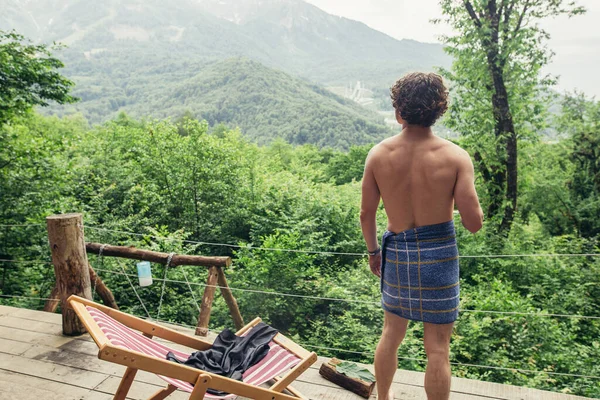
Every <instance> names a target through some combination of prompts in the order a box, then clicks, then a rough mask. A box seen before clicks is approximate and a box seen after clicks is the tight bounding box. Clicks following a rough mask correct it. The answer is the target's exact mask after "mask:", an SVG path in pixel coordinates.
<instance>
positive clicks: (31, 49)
mask: <svg viewBox="0 0 600 400" xmlns="http://www.w3.org/2000/svg"><path fill="white" fill-rule="evenodd" d="M50 50H56V47H53V48H50V49H49V48H48V47H47V46H45V45H32V44H29V42H28V41H26V40H25V38H24V37H23V36H21V35H19V34H17V33H14V32H4V31H2V30H0V84H1V86H0V126H2V125H3V124H5V123H7V122H8V121H10V120H11V119H13V118H15V117H19V116H23V115H24V114H25V113H26V112H27V111H29V110H30V109H31V108H32V107H33V106H36V105H40V106H47V105H48V104H49V103H48V102H49V101H55V102H57V103H60V104H64V103H73V102H75V101H76V98H74V97H72V96H71V95H69V91H70V90H71V87H72V86H73V82H71V81H70V80H68V79H66V78H65V77H63V76H62V75H60V74H59V73H58V72H56V70H57V69H59V68H62V67H63V66H64V65H63V63H62V62H61V61H60V60H59V59H57V58H54V57H52V55H51V52H50ZM1 139H3V138H0V140H1ZM3 143H4V140H1V141H0V144H3Z"/></svg>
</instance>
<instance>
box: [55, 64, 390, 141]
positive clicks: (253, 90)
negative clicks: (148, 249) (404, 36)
mask: <svg viewBox="0 0 600 400" xmlns="http://www.w3.org/2000/svg"><path fill="white" fill-rule="evenodd" d="M190 69H193V70H194V75H192V77H190V78H187V79H180V80H178V79H176V78H175V77H173V76H172V75H169V76H171V80H170V81H169V80H167V81H165V75H167V73H166V72H163V71H160V72H148V73H147V74H144V75H142V76H139V77H136V78H128V77H124V78H121V79H118V80H115V79H112V80H111V79H107V80H105V81H102V82H101V84H102V85H101V86H98V88H97V89H89V88H88V89H80V90H75V92H74V93H76V94H78V95H79V96H80V98H81V101H80V102H79V103H77V104H75V105H72V106H69V107H62V109H61V111H60V112H61V113H67V114H70V113H74V112H76V111H77V110H81V111H82V113H83V115H84V116H85V117H86V118H87V119H88V120H91V121H98V120H104V119H106V118H108V117H114V116H116V115H117V114H118V113H119V112H122V111H125V112H127V113H128V114H130V115H132V116H137V117H157V118H166V117H180V116H182V115H183V114H186V115H188V116H193V117H196V118H200V119H205V120H207V121H208V122H209V124H210V125H218V124H224V125H226V126H230V127H232V128H235V127H239V128H240V129H241V132H242V134H243V135H244V136H246V137H247V138H250V139H252V140H253V141H255V142H257V143H262V144H264V143H270V142H271V141H273V140H274V139H278V138H279V139H283V140H285V141H286V142H288V143H293V144H305V143H310V144H315V145H318V146H319V147H325V146H328V147H334V148H338V149H348V148H349V147H350V145H352V144H366V143H375V142H377V141H379V140H381V139H383V138H385V137H387V136H390V135H392V134H393V133H392V130H391V129H389V128H388V127H387V126H385V125H384V123H383V119H382V118H381V117H380V116H378V115H377V114H376V113H375V112H373V111H371V110H368V109H366V108H363V107H361V106H359V105H358V104H356V103H354V102H352V101H350V100H346V99H343V98H341V97H339V96H337V95H334V94H333V93H331V92H329V91H328V90H325V89H324V88H322V87H320V86H317V85H314V84H310V83H307V82H305V81H303V80H301V79H299V78H294V77H292V76H290V75H287V74H285V73H283V72H280V71H276V70H273V69H270V68H267V67H265V66H263V65H261V64H259V63H258V62H255V61H251V60H248V59H241V58H236V59H229V60H225V61H219V62H214V63H208V64H196V65H195V66H193V65H190ZM108 93H110V94H111V95H110V96H107V94H108ZM57 111H58V109H57Z"/></svg>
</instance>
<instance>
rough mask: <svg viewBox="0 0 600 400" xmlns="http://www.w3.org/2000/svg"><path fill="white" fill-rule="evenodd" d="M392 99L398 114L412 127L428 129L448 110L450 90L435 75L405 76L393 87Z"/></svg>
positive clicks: (418, 74) (415, 74)
mask: <svg viewBox="0 0 600 400" xmlns="http://www.w3.org/2000/svg"><path fill="white" fill-rule="evenodd" d="M391 97H392V105H393V106H394V108H395V109H396V112H397V113H398V114H399V115H400V117H402V119H403V120H405V121H406V122H407V123H409V124H411V125H420V126H424V127H426V128H428V127H430V126H432V125H433V124H435V121H437V120H438V119H439V118H440V117H441V116H442V115H444V113H445V112H446V110H447V109H448V89H447V88H446V85H444V80H443V79H442V77H441V76H440V75H438V74H434V73H423V72H413V73H410V74H407V75H404V76H403V77H402V78H400V79H398V81H397V82H396V83H395V84H394V86H392V88H391Z"/></svg>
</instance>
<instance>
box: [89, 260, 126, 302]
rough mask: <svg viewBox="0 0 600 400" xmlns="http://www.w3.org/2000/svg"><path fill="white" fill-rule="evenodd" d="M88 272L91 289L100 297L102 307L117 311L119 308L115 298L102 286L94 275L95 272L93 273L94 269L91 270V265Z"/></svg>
mask: <svg viewBox="0 0 600 400" xmlns="http://www.w3.org/2000/svg"><path fill="white" fill-rule="evenodd" d="M89 271H90V282H91V284H92V288H95V289H96V293H98V296H100V298H101V299H102V302H103V303H104V305H106V306H108V307H110V308H114V309H115V310H118V309H119V306H118V305H117V302H116V300H115V296H113V294H112V292H111V291H110V289H109V288H108V287H107V286H106V285H105V284H104V282H103V281H102V279H101V278H100V277H99V276H98V274H96V271H94V268H92V266H91V265H90V266H89Z"/></svg>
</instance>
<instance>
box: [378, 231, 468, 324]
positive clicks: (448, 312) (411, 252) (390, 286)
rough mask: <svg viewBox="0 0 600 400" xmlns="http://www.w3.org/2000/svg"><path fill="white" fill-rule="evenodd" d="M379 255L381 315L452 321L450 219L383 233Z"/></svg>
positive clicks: (455, 291) (454, 266)
mask: <svg viewBox="0 0 600 400" xmlns="http://www.w3.org/2000/svg"><path fill="white" fill-rule="evenodd" d="M381 251H382V256H381V264H382V265H381V297H382V298H381V302H382V306H383V309H384V310H385V311H388V312H391V313H394V314H396V315H398V316H400V317H402V318H407V319H412V320H416V321H423V322H431V323H434V324H448V323H452V322H454V321H455V320H456V319H457V317H458V304H459V295H460V286H459V282H458V275H459V266H458V248H457V246H456V231H455V229H454V222H453V221H449V222H445V223H441V224H435V225H426V226H420V227H416V228H413V229H407V230H406V231H403V232H400V233H393V232H389V231H388V232H385V234H384V235H383V240H382V245H381Z"/></svg>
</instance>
